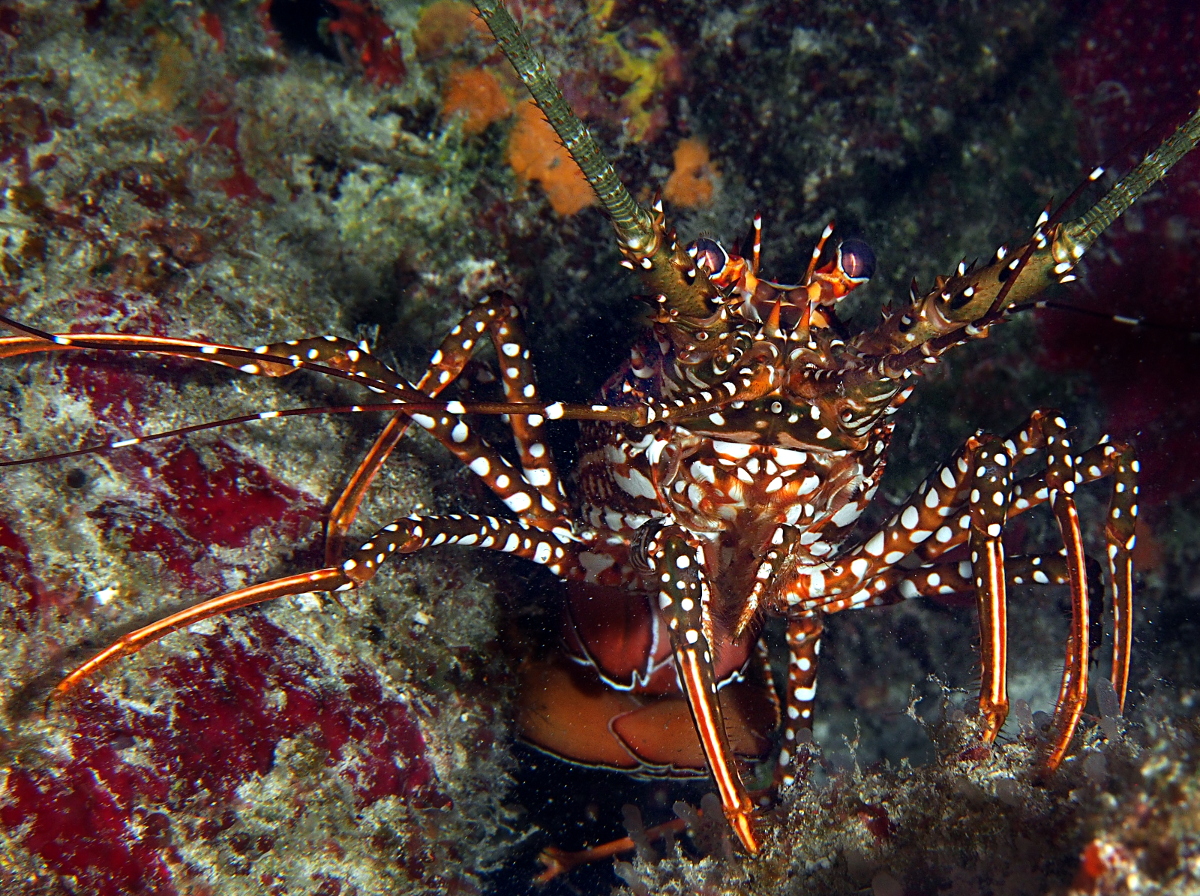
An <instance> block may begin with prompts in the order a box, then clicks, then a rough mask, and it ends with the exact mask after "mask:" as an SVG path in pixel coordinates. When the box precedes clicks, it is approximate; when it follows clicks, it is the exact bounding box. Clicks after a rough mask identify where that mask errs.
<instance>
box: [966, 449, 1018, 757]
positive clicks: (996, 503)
mask: <svg viewBox="0 0 1200 896" xmlns="http://www.w3.org/2000/svg"><path fill="white" fill-rule="evenodd" d="M967 444H968V450H969V459H968V464H970V465H971V466H972V467H973V468H974V469H973V471H972V473H971V478H970V487H971V490H970V492H969V494H968V507H969V517H968V518H969V520H970V527H969V530H968V535H967V547H968V550H969V552H970V557H971V576H972V579H973V583H974V585H975V597H976V604H977V606H978V611H979V653H980V667H981V669H980V683H979V712H980V714H981V715H982V716H983V726H984V727H983V740H984V743H989V744H990V743H992V742H993V741H994V740H995V739H996V735H997V734H999V733H1000V729H1001V727H1003V725H1004V720H1005V719H1006V718H1008V583H1007V581H1006V579H1005V573H1004V538H1003V536H1004V523H1005V521H1006V520H1007V519H1008V508H1009V505H1010V503H1011V501H1012V467H1013V457H1012V455H1010V454H1009V450H1008V448H1007V446H1005V444H1004V442H1003V440H1001V439H1000V438H999V437H997V436H982V437H973V438H972V439H970V440H968V443H967Z"/></svg>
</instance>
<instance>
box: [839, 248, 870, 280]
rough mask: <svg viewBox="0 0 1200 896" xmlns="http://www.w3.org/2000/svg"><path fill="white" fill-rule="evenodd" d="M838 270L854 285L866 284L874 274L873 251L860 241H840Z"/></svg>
mask: <svg viewBox="0 0 1200 896" xmlns="http://www.w3.org/2000/svg"><path fill="white" fill-rule="evenodd" d="M838 268H839V269H840V270H841V272H842V273H843V274H845V275H846V276H847V277H848V278H849V279H850V280H853V281H854V282H855V283H866V282H867V281H868V280H870V279H871V277H872V275H874V273H875V250H873V249H872V248H871V247H870V246H868V245H867V244H866V243H864V242H863V241H862V240H857V239H849V240H842V242H841V244H840V245H839V246H838Z"/></svg>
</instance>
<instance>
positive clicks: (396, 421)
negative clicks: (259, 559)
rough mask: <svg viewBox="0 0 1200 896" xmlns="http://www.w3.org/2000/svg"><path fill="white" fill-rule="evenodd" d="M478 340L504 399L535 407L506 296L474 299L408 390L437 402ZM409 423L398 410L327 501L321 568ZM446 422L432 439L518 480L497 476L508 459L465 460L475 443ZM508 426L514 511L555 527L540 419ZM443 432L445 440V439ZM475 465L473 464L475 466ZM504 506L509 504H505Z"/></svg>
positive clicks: (521, 337) (559, 507)
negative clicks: (514, 458)
mask: <svg viewBox="0 0 1200 896" xmlns="http://www.w3.org/2000/svg"><path fill="white" fill-rule="evenodd" d="M484 337H487V338H490V339H491V341H492V345H493V346H494V347H495V350H496V357H497V359H498V362H499V365H500V380H501V383H502V385H503V388H504V397H505V400H506V401H508V402H515V403H534V402H536V401H537V394H538V389H537V380H536V378H535V376H534V372H533V366H532V364H531V363H530V360H529V348H528V342H527V340H526V338H525V333H524V330H523V328H522V327H521V323H520V312H519V310H518V308H517V306H516V304H515V303H514V302H513V301H512V299H511V298H509V297H508V296H507V295H505V294H503V293H493V294H492V295H489V296H485V297H484V298H482V299H480V301H479V303H478V304H477V305H476V306H475V307H474V308H473V309H472V310H471V311H470V313H468V314H467V316H466V317H464V318H463V319H462V320H461V321H460V322H459V323H458V324H457V325H455V327H454V328H453V329H452V330H451V331H450V332H449V333H448V334H447V336H446V338H445V339H444V340H442V344H441V346H439V347H438V349H437V351H435V352H434V353H433V355H432V356H431V357H430V359H429V367H428V369H427V370H426V371H425V373H424V374H423V375H422V376H421V378H420V379H419V380H418V381H417V383H416V385H415V386H414V387H413V388H414V389H415V390H417V391H419V392H423V393H424V394H426V395H428V396H429V397H430V398H435V397H437V396H438V395H439V394H440V393H441V392H442V390H443V389H445V387H446V386H447V385H449V384H450V383H451V382H453V381H454V380H455V379H457V378H458V376H459V375H460V374H461V373H462V371H463V369H464V368H465V367H466V364H467V362H468V361H469V360H470V359H471V357H472V356H473V355H474V354H475V352H476V351H477V350H478V346H479V344H480V342H481V341H482V340H483V339H484ZM425 416H426V417H429V415H425ZM409 419H410V418H409V416H408V415H405V414H403V413H400V414H397V415H396V416H395V417H393V418H392V419H391V420H389V421H388V423H387V425H386V426H385V427H384V429H383V431H382V432H381V433H380V434H379V435H378V436H377V437H376V439H375V442H374V443H373V444H372V445H371V448H370V450H368V452H367V454H366V456H365V457H364V458H363V459H362V461H360V462H359V465H358V467H357V468H356V469H355V471H354V474H353V475H352V476H351V477H350V481H349V482H348V483H347V485H346V487H345V488H344V489H343V491H342V493H341V495H340V496H339V497H338V499H337V501H336V502H335V503H334V506H333V510H332V511H331V512H330V515H329V523H328V526H327V530H326V541H325V544H326V548H325V550H326V553H325V562H326V563H329V564H331V565H332V564H333V563H336V562H337V560H338V559H340V558H341V556H342V546H343V544H344V542H345V538H346V533H347V532H348V531H349V528H350V526H351V524H352V523H353V522H354V518H355V516H356V515H357V514H358V508H359V505H360V504H361V503H362V499H363V497H364V495H365V494H366V491H367V489H368V488H369V487H370V484H371V482H372V481H373V480H374V478H375V476H376V475H377V474H378V472H379V470H380V468H381V467H382V465H383V464H384V462H385V461H386V460H387V458H388V455H390V454H391V452H392V449H394V448H395V447H396V445H397V443H399V441H400V439H401V438H403V436H404V434H405V432H406V431H407V429H408V421H409ZM451 419H452V420H453V423H452V424H450V426H449V429H448V431H446V432H444V433H442V434H441V436H439V435H438V433H436V432H435V433H434V435H435V437H438V438H439V440H441V441H442V442H443V444H445V445H446V447H447V448H449V449H450V450H451V451H453V452H454V453H455V454H456V455H457V456H458V457H459V458H460V459H462V460H463V461H464V462H465V463H467V464H468V465H470V464H471V463H472V462H473V461H475V460H476V457H479V456H483V457H486V459H487V462H488V469H489V470H490V469H493V468H495V469H496V470H497V475H505V476H508V477H509V478H510V479H511V480H513V481H516V479H517V477H516V476H515V475H514V474H513V473H511V472H509V471H504V472H503V474H501V469H502V468H503V466H505V465H506V464H507V462H506V461H505V462H504V463H500V461H498V460H496V455H494V454H490V455H472V453H471V451H472V448H473V447H475V446H477V444H478V443H477V442H475V441H474V440H472V439H470V438H469V434H470V429H469V427H468V425H467V424H466V422H464V421H462V420H461V419H459V418H458V417H454V418H451ZM509 425H510V427H511V429H512V432H513V438H514V440H515V442H516V445H517V451H518V454H519V456H520V462H521V468H522V473H523V477H522V478H523V480H524V485H525V486H528V489H527V490H525V491H524V494H525V495H526V496H527V497H529V499H530V501H529V505H528V506H527V507H526V508H525V509H524V510H522V509H520V507H519V506H517V507H513V509H514V510H517V512H518V513H523V514H524V515H525V517H526V518H527V519H529V520H531V521H534V524H535V525H537V524H538V522H540V521H544V520H548V519H550V518H553V525H558V524H559V523H560V520H561V519H562V518H563V517H565V516H566V513H567V508H566V496H565V492H564V490H563V487H562V480H561V478H560V477H559V475H558V471H557V469H556V467H555V465H554V459H553V456H552V455H551V452H550V447H549V445H548V444H547V443H546V440H545V438H544V437H543V425H544V418H543V417H542V416H539V415H513V416H511V417H510V419H509ZM442 428H443V429H445V427H442ZM447 435H448V436H449V439H448V440H447V439H445V438H444V437H445V436H447ZM464 436H468V437H464ZM468 442H470V444H467V443H468ZM482 463H483V462H482V461H480V462H479V465H480V466H482ZM485 479H486V477H485ZM488 484H489V485H490V486H492V487H493V489H494V490H496V491H497V493H498V494H500V496H501V498H504V499H506V500H507V499H508V498H512V497H513V496H514V495H515V494H516V493H515V492H508V491H507V490H506V488H505V487H499V488H497V486H496V485H495V481H494V479H493V480H491V481H488ZM515 500H516V503H517V504H518V505H524V500H523V499H522V498H520V497H517V498H516V499H515ZM510 506H513V505H512V504H511V503H510Z"/></svg>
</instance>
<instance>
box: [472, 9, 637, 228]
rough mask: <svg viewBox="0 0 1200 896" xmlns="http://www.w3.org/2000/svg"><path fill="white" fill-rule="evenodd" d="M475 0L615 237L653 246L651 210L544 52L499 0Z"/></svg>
mask: <svg viewBox="0 0 1200 896" xmlns="http://www.w3.org/2000/svg"><path fill="white" fill-rule="evenodd" d="M475 5H476V7H477V8H478V9H479V14H480V15H481V16H483V20H484V22H486V23H487V26H488V28H490V29H491V32H492V35H493V36H494V37H495V38H496V43H498V44H499V45H500V49H501V50H503V51H504V55H505V56H507V57H508V61H509V62H511V63H512V65H513V68H515V69H516V70H517V74H518V75H519V76H520V78H521V81H522V83H524V85H525V86H526V88H528V90H529V92H530V93H531V94H532V95H533V99H534V100H535V101H536V102H537V104H538V106H539V107H540V108H541V110H542V112H544V113H545V115H546V118H547V120H549V122H550V126H551V127H553V128H554V131H555V133H557V134H558V136H559V138H560V139H561V140H562V142H563V145H564V146H565V147H566V149H567V152H569V153H570V154H571V158H573V159H574V160H575V162H576V163H577V164H578V165H579V167H580V169H581V170H582V171H583V176H584V177H586V178H587V182H588V183H589V184H590V185H591V187H592V191H593V192H594V193H595V194H596V198H597V199H599V200H600V204H601V205H602V206H604V210H605V212H607V213H608V217H609V219H610V220H611V221H612V224H613V228H614V229H615V230H616V231H617V238H618V239H620V240H621V242H622V243H624V244H625V245H627V246H629V248H631V249H634V250H641V251H645V250H647V249H649V248H652V247H653V244H654V240H655V237H654V228H653V226H652V223H651V218H650V213H649V212H647V211H646V210H645V209H644V208H642V207H641V206H640V205H638V203H637V200H635V199H634V198H633V196H632V195H631V194H630V192H629V190H627V189H626V188H625V185H624V184H623V183H621V179H620V177H618V176H617V172H616V170H615V169H614V168H613V166H612V164H611V163H610V162H609V161H608V159H607V158H606V157H605V155H604V152H603V151H602V150H601V149H600V147H599V146H598V145H597V143H596V141H595V140H594V139H593V138H592V135H591V132H589V131H588V129H587V125H585V124H584V123H583V122H582V121H580V120H579V118H578V116H576V115H575V113H574V112H572V111H571V107H570V106H569V105H567V101H566V100H565V99H564V98H563V95H562V91H561V90H559V89H558V84H557V83H555V80H554V78H553V77H551V75H550V73H549V71H548V70H547V67H546V59H545V57H544V56H542V54H541V53H539V52H538V51H537V50H535V49H534V48H533V46H532V45H531V44H530V43H529V41H528V39H526V37H525V35H524V34H522V33H521V28H520V26H519V25H517V23H516V21H514V19H513V17H512V15H511V14H509V11H508V10H507V9H506V8H505V6H504V2H503V0H478V2H477V3H476V4H475Z"/></svg>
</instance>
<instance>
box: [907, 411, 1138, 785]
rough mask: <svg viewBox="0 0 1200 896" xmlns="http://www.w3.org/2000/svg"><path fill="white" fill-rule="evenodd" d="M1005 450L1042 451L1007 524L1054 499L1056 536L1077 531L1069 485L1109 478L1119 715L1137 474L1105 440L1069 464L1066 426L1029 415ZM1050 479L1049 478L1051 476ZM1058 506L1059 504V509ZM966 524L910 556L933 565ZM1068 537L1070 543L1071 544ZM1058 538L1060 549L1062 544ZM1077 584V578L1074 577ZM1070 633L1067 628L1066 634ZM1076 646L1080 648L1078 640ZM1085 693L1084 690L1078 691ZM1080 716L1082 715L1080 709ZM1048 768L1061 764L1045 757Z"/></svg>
mask: <svg viewBox="0 0 1200 896" xmlns="http://www.w3.org/2000/svg"><path fill="white" fill-rule="evenodd" d="M1006 444H1007V445H1008V446H1009V448H1010V450H1011V449H1013V448H1014V447H1015V448H1016V449H1017V450H1018V451H1020V453H1021V454H1022V455H1031V454H1035V453H1037V452H1038V451H1039V450H1043V449H1044V450H1045V451H1046V455H1047V459H1046V463H1047V470H1046V471H1044V472H1041V473H1036V474H1033V475H1031V476H1028V477H1025V478H1023V479H1021V480H1020V481H1019V482H1017V483H1016V484H1015V486H1014V487H1013V494H1012V502H1011V504H1010V507H1009V512H1008V515H1009V516H1010V517H1012V516H1015V515H1016V514H1018V513H1024V512H1025V511H1027V510H1029V509H1030V508H1032V507H1036V506H1038V505H1039V504H1044V503H1046V502H1047V501H1050V500H1051V497H1052V495H1053V494H1054V492H1055V491H1058V492H1059V495H1060V497H1059V502H1058V503H1059V506H1058V508H1057V509H1055V508H1054V507H1053V502H1052V508H1051V509H1052V512H1053V513H1054V515H1055V518H1056V519H1057V520H1058V522H1059V526H1060V528H1061V527H1062V526H1063V525H1064V524H1065V525H1066V526H1067V531H1070V529H1071V527H1072V526H1074V527H1075V528H1076V529H1077V528H1078V514H1077V513H1076V512H1075V511H1074V509H1073V506H1074V501H1073V499H1071V495H1072V494H1073V492H1074V490H1075V488H1076V487H1077V485H1081V484H1085V483H1089V482H1095V481H1097V480H1100V479H1104V478H1108V477H1111V478H1112V480H1113V487H1112V492H1111V497H1110V499H1109V507H1108V519H1107V521H1106V523H1105V527H1104V538H1105V543H1106V553H1107V558H1108V579H1109V584H1110V587H1111V591H1112V613H1113V645H1112V647H1113V650H1112V670H1111V680H1112V684H1113V688H1114V690H1115V691H1116V693H1117V699H1118V703H1119V705H1120V707H1121V709H1122V710H1123V709H1124V706H1125V695H1126V690H1127V688H1128V683H1129V661H1130V651H1131V647H1132V637H1133V547H1134V544H1135V541H1136V536H1135V534H1134V533H1135V530H1136V527H1137V512H1138V506H1137V500H1138V499H1137V496H1138V486H1137V474H1138V462H1137V459H1136V458H1135V457H1134V454H1133V450H1132V449H1131V448H1130V447H1129V446H1128V445H1125V444H1120V443H1113V442H1109V441H1108V437H1107V436H1106V437H1105V438H1104V439H1103V440H1101V442H1100V444H1098V445H1095V446H1094V447H1092V448H1090V449H1088V450H1087V451H1085V452H1084V453H1083V454H1081V455H1079V456H1075V455H1074V454H1073V453H1072V451H1071V443H1070V440H1069V438H1068V436H1067V435H1066V424H1065V422H1064V421H1063V420H1062V418H1061V417H1059V416H1058V415H1057V414H1055V413H1054V412H1052V411H1036V412H1035V413H1034V414H1032V415H1031V416H1030V419H1029V422H1028V423H1027V424H1026V425H1025V426H1023V427H1021V428H1020V429H1019V430H1017V431H1016V432H1015V433H1013V434H1012V435H1011V436H1009V437H1008V439H1007V440H1006ZM1052 467H1053V468H1056V469H1057V473H1056V474H1055V475H1054V476H1053V477H1052V476H1051V468H1052ZM1054 482H1059V483H1061V486H1059V487H1057V488H1056V487H1054V486H1053V485H1052V483H1054ZM1063 498H1065V499H1067V500H1066V501H1064V500H1063ZM968 524H969V521H968V514H967V512H966V511H958V512H955V513H954V514H953V515H951V516H948V517H947V518H946V519H945V520H944V522H943V523H942V525H941V526H939V527H938V529H937V530H936V531H935V532H934V537H933V538H932V539H930V540H929V541H927V542H926V543H925V544H923V545H922V546H921V547H920V549H918V551H917V554H918V556H920V557H921V558H922V559H924V560H932V559H936V558H937V557H938V556H940V555H942V554H943V553H945V552H946V551H948V550H950V549H951V548H954V547H957V546H958V545H959V544H961V543H962V542H963V540H964V538H963V533H964V532H965V531H966V529H967V526H968ZM1073 537H1074V536H1073ZM1069 540H1070V539H1068V538H1067V537H1064V543H1068V545H1069ZM1080 581H1081V582H1085V577H1084V576H1082V575H1081V576H1080ZM1085 598H1086V584H1084V590H1083V593H1081V594H1078V595H1074V596H1073V600H1085ZM1073 631H1074V627H1073ZM1080 643H1086V640H1084V641H1081V642H1080ZM1072 653H1073V651H1072V648H1071V647H1070V645H1068V662H1070V660H1071V659H1072V658H1073V657H1072ZM1077 690H1078V689H1077V688H1073V689H1072V691H1071V694H1072V695H1074V697H1073V699H1074V698H1077V697H1078V696H1079V695H1078V693H1077ZM1085 693H1086V689H1085ZM1080 708H1081V709H1082V707H1080ZM1051 759H1053V762H1054V765H1055V766H1056V765H1057V764H1058V762H1060V761H1061V759H1062V756H1061V755H1059V756H1057V758H1055V757H1054V756H1053V754H1051Z"/></svg>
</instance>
